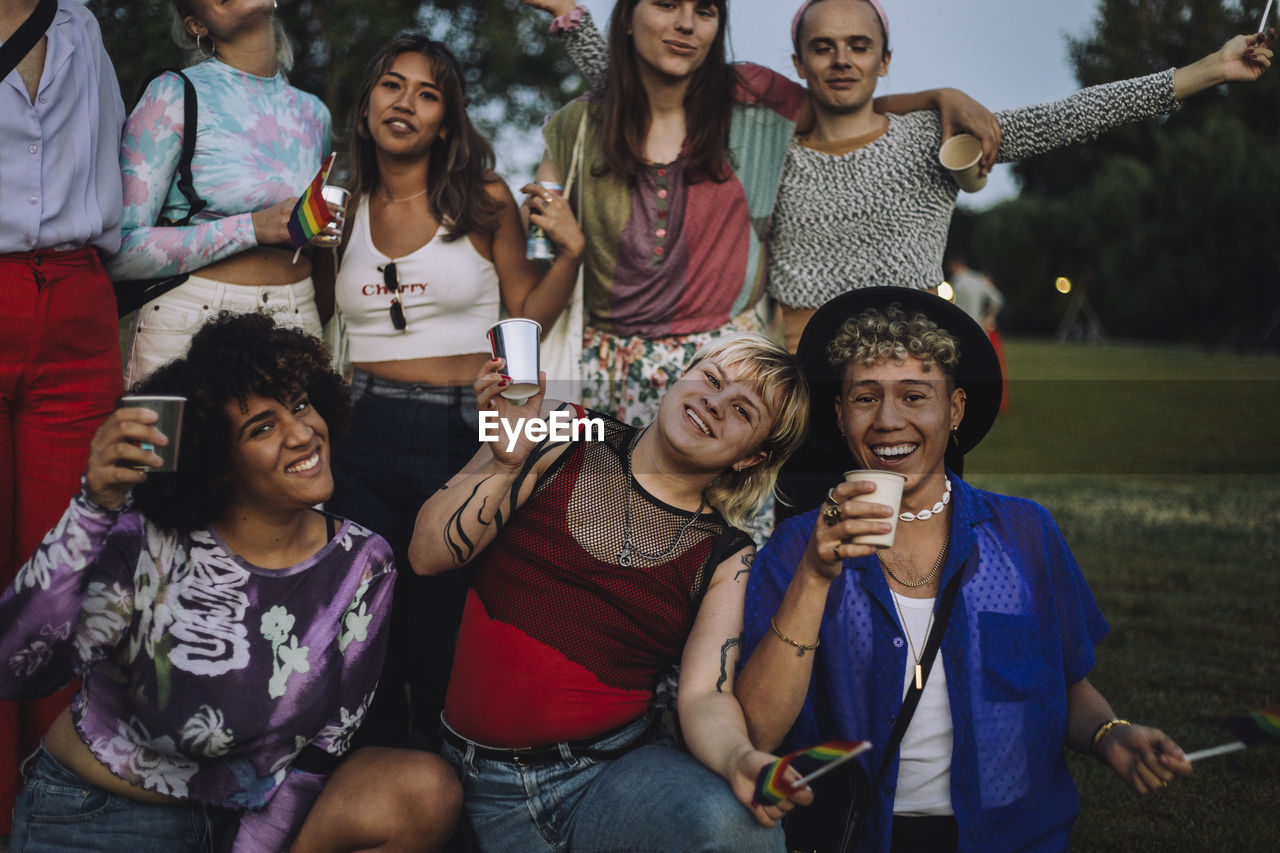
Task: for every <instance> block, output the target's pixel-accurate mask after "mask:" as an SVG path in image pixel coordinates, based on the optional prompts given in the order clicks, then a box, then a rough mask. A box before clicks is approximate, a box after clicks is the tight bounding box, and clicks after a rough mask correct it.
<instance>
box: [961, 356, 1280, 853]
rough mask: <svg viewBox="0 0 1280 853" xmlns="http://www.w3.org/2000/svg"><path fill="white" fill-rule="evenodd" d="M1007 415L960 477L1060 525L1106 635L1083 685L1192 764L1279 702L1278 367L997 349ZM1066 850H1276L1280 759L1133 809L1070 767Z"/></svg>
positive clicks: (1195, 782) (1239, 766)
mask: <svg viewBox="0 0 1280 853" xmlns="http://www.w3.org/2000/svg"><path fill="white" fill-rule="evenodd" d="M1006 347H1007V356H1008V361H1009V373H1010V379H1011V382H1012V391H1011V400H1010V407H1009V409H1008V411H1007V412H1005V413H1004V414H1002V415H1001V417H1000V419H999V420H998V421H997V423H996V426H995V427H994V428H993V430H992V432H991V434H990V435H989V436H988V437H987V439H986V440H985V441H984V442H983V444H982V446H981V447H980V448H979V449H978V450H976V451H975V452H974V453H973V454H971V455H970V457H969V459H968V460H967V462H966V474H967V478H968V479H969V480H970V481H972V482H973V483H975V484H976V485H978V486H981V487H983V488H988V489H992V490H994V491H998V492H1004V493H1007V494H1015V495H1021V496H1024V497H1028V498H1031V499H1033V500H1036V501H1038V502H1040V503H1042V504H1044V505H1045V506H1046V507H1048V508H1049V510H1050V511H1051V512H1052V513H1053V515H1054V518H1055V519H1056V520H1057V521H1058V524H1059V525H1060V526H1061V528H1062V531H1063V534H1064V535H1065V537H1066V539H1067V541H1068V542H1069V543H1070V545H1071V547H1072V550H1073V551H1074V553H1075V555H1076V558H1077V560H1078V561H1079V563H1080V565H1081V567H1082V569H1083V571H1084V574H1085V577H1086V578H1087V579H1088V581H1089V584H1090V586H1091V587H1092V589H1093V593H1094V595H1095V596H1096V598H1097V599H1098V603H1099V605H1100V607H1101V608H1102V611H1103V613H1104V614H1105V615H1106V617H1107V619H1108V621H1109V622H1110V625H1111V633H1110V634H1109V635H1108V636H1107V638H1106V639H1105V640H1103V642H1102V644H1101V645H1100V646H1099V648H1098V650H1097V653H1098V662H1097V667H1096V668H1095V670H1094V672H1093V673H1092V675H1091V676H1090V677H1091V680H1092V681H1093V682H1094V684H1095V685H1096V686H1097V687H1098V688H1099V689H1100V690H1101V691H1102V693H1103V695H1105V696H1106V697H1107V698H1108V699H1109V700H1110V701H1111V704H1112V705H1113V706H1114V707H1115V709H1116V712H1117V714H1119V715H1120V716H1122V717H1127V718H1129V719H1133V720H1135V721H1141V722H1143V723H1146V724H1148V725H1153V726H1156V727H1158V728H1161V729H1163V730H1164V731H1165V732H1167V733H1168V734H1169V735H1171V736H1172V737H1173V738H1174V739H1175V740H1176V741H1177V742H1178V743H1179V744H1180V745H1181V746H1182V747H1183V748H1184V749H1186V750H1187V751H1192V750H1196V749H1200V748H1203V747H1207V746H1213V745H1216V744H1219V743H1225V742H1227V741H1230V740H1232V737H1231V735H1230V733H1229V732H1228V731H1227V730H1226V729H1225V728H1224V727H1223V726H1222V725H1221V722H1220V721H1221V719H1222V718H1223V717H1225V716H1229V715H1233V714H1239V713H1244V712H1247V711H1251V710H1259V709H1262V708H1266V707H1271V706H1274V705H1280V575H1277V566H1278V565H1280V535H1277V532H1278V531H1280V478H1277V476H1276V475H1277V473H1278V472H1280V430H1278V429H1277V427H1276V424H1277V422H1278V419H1280V359H1277V358H1275V357H1262V356H1249V357H1239V356H1235V355H1224V354H1206V353H1204V352H1201V351H1198V350H1195V349H1174V348H1154V347H1145V346H1144V347H1138V346H1122V345H1114V346H1109V347H1080V346H1062V345H1058V344H1055V343H1045V342H1032V341H1013V342H1008V343H1007V344H1006ZM1071 767H1072V772H1073V774H1074V775H1075V778H1076V782H1077V784H1078V786H1079V788H1080V796H1081V801H1082V815H1081V819H1080V822H1079V824H1078V825H1077V828H1076V833H1075V838H1074V842H1073V848H1074V849H1076V850H1086V851H1092V850H1116V851H1139V850H1150V851H1166V850H1177V851H1181V853H1189V851H1201V850H1204V851H1209V850H1213V851H1236V850H1244V851H1252V850H1268V851H1270V850H1277V849H1280V747H1276V746H1269V745H1264V746H1260V747H1254V748H1252V749H1250V750H1248V751H1245V752H1238V753H1234V754H1231V755H1226V756H1222V757H1218V758H1210V759H1205V760H1204V761H1203V762H1201V763H1198V764H1197V766H1196V772H1195V775H1194V776H1192V777H1191V778H1190V779H1188V780H1180V781H1178V782H1175V783H1173V784H1172V785H1171V787H1170V788H1169V790H1168V791H1165V792H1162V793H1161V794H1159V795H1156V796H1152V797H1146V798H1140V797H1137V796H1136V795H1134V794H1132V793H1131V792H1130V791H1129V790H1128V788H1126V787H1125V786H1124V785H1123V784H1122V783H1121V782H1120V780H1119V779H1118V778H1116V777H1115V776H1114V774H1112V773H1111V772H1110V770H1108V769H1106V768H1104V767H1102V766H1101V765H1100V764H1098V763H1097V762H1095V761H1093V760H1091V759H1087V758H1083V757H1081V756H1076V755H1074V754H1072V755H1071Z"/></svg>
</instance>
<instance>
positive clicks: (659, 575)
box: [445, 413, 751, 746]
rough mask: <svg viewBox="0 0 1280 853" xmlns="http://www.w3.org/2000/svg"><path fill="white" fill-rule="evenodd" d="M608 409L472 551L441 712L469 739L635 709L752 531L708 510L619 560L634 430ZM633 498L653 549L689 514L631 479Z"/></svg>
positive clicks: (636, 521)
mask: <svg viewBox="0 0 1280 853" xmlns="http://www.w3.org/2000/svg"><path fill="white" fill-rule="evenodd" d="M595 414H596V413H592V415H595ZM605 422H606V430H605V439H604V441H595V442H592V441H579V442H577V443H576V444H575V445H574V446H573V447H571V448H570V449H569V450H567V451H566V452H565V453H564V454H563V455H562V456H561V457H560V458H559V459H557V460H556V461H555V462H554V463H553V464H552V465H551V467H550V468H549V469H548V471H547V472H546V473H545V474H544V475H543V476H542V479H541V481H540V482H539V483H538V485H537V486H536V487H535V489H534V491H533V493H532V494H531V495H530V497H529V499H528V500H527V501H526V502H525V504H524V506H523V507H521V508H520V510H519V511H518V512H517V513H516V514H515V516H514V517H513V518H512V520H511V521H510V522H508V523H507V525H506V526H505V527H504V528H503V530H502V531H501V532H500V533H499V534H498V536H497V538H496V539H495V540H494V541H493V542H492V543H491V544H490V545H489V547H488V548H486V549H485V550H484V552H483V553H481V554H480V556H478V557H477V558H476V561H475V562H474V563H473V564H472V565H473V569H472V572H473V574H472V580H471V587H472V588H471V590H470V591H469V592H468V596H467V603H466V607H465V611H464V614H463V622H462V628H461V631H460V634H459V638H458V652H457V657H456V658H455V661H454V667H453V677H452V680H451V681H450V684H449V696H448V702H447V704H446V712H445V713H446V716H447V718H448V720H449V723H450V725H452V726H453V727H454V728H455V729H456V730H458V731H459V732H460V733H461V734H463V735H465V736H466V737H469V738H471V739H472V740H475V741H479V742H481V743H487V744H490V745H494V746H537V745H542V744H546V743H554V742H557V741H562V740H574V739H579V738H583V737H590V736H591V735H594V734H598V733H600V732H604V731H608V730H609V729H612V728H616V727H617V726H619V725H622V724H624V723H626V722H628V721H630V720H632V719H635V718H636V717H638V716H640V714H642V713H644V711H645V709H646V708H647V706H648V703H649V700H650V698H651V696H652V692H653V688H654V685H655V683H656V681H657V678H658V676H659V674H660V673H662V672H664V671H666V670H668V669H670V668H671V667H672V666H673V665H674V664H675V663H677V662H678V661H679V658H680V652H681V650H682V648H683V647H684V641H685V638H686V637H687V636H688V633H689V630H690V628H691V627H692V625H693V620H694V616H695V615H696V613H697V607H698V604H699V603H700V602H701V600H702V596H703V593H704V592H705V591H706V587H707V584H708V583H709V582H710V579H711V575H712V574H713V573H714V571H715V567H716V566H717V565H719V563H721V562H723V561H724V560H725V559H727V558H728V557H730V556H731V555H733V554H734V553H736V552H737V551H740V550H741V549H743V548H745V547H747V546H748V545H750V544H751V540H750V538H749V537H748V536H747V535H746V534H745V533H742V532H741V531H739V530H736V529H734V528H731V527H729V526H728V524H727V523H726V522H725V521H724V519H723V518H722V517H721V516H720V514H719V513H717V512H714V511H713V512H710V513H704V514H703V515H701V516H699V517H698V518H697V519H696V520H695V521H694V522H693V523H692V524H691V525H690V526H689V528H688V530H687V531H686V532H685V534H684V537H683V538H682V539H681V540H680V544H679V546H678V547H677V548H676V550H675V552H674V553H673V554H672V555H671V556H670V557H668V558H667V559H666V560H663V561H662V562H656V561H653V560H648V559H645V558H644V557H642V556H637V557H636V562H635V565H633V566H631V567H630V568H624V567H622V566H620V565H619V564H618V551H619V549H620V548H621V546H622V538H623V528H624V505H623V502H624V499H625V497H626V472H625V468H624V460H625V458H626V457H625V454H627V453H628V451H629V447H630V445H631V443H632V439H633V438H634V437H635V434H636V430H635V428H634V427H630V426H627V425H625V424H622V423H619V422H617V421H614V420H612V419H609V418H605ZM513 488H517V489H518V488H519V483H517V484H516V485H515V486H514V487H513ZM630 501H631V525H632V531H633V539H634V542H635V545H636V547H637V548H639V549H640V550H641V551H643V552H646V553H650V554H661V553H663V552H665V551H666V550H667V549H668V548H669V547H670V546H671V544H672V542H674V541H675V539H676V537H677V536H678V535H679V532H680V529H681V527H683V525H684V524H685V522H687V521H688V520H689V519H690V518H691V517H692V515H693V513H690V512H686V511H682V510H679V509H675V508H673V507H670V506H668V505H667V504H664V503H662V502H661V501H658V500H657V499H656V498H654V497H652V496H650V495H649V494H648V493H646V492H645V491H644V490H643V489H641V488H640V486H639V484H638V483H635V482H634V481H633V482H632V489H631V498H630Z"/></svg>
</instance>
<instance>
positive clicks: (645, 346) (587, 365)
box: [582, 311, 765, 426]
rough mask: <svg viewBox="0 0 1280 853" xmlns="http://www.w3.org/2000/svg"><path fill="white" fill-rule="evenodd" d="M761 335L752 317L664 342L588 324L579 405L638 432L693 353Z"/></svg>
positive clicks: (761, 326)
mask: <svg viewBox="0 0 1280 853" xmlns="http://www.w3.org/2000/svg"><path fill="white" fill-rule="evenodd" d="M763 331H765V327H764V324H763V323H761V322H760V319H759V318H758V317H757V316H756V314H755V312H753V311H744V312H743V313H741V314H739V315H738V316H737V317H734V318H733V319H732V320H730V321H729V322H728V323H726V324H725V325H723V326H721V327H720V328H718V329H712V330H711V331H709V332H694V333H692V334H689V335H671V336H670V337H666V338H642V337H639V336H638V335H615V334H613V333H611V332H605V331H602V330H600V329H597V328H596V327H595V326H592V325H591V324H590V323H588V324H587V325H586V328H585V329H584V330H583V333H582V404H583V405H584V406H586V407H587V408H588V409H595V410H596V411H598V412H604V413H605V414H609V415H613V416H614V417H615V418H617V419H618V420H620V421H622V422H623V423H627V424H631V425H632V426H644V425H645V424H647V423H649V422H650V421H652V420H653V419H654V418H655V417H657V415H658V403H659V402H660V401H661V400H662V395H663V393H665V392H666V390H667V386H669V385H670V384H671V383H673V382H675V381H676V380H677V379H679V378H680V376H681V375H682V374H683V373H684V371H685V368H686V367H688V366H689V362H691V361H693V356H694V355H695V354H696V353H697V352H698V350H701V349H704V348H706V347H707V346H708V345H709V344H711V343H712V342H713V341H715V340H716V339H718V338H722V337H725V336H726V335H734V334H737V333H739V332H763Z"/></svg>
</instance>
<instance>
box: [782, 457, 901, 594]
mask: <svg viewBox="0 0 1280 853" xmlns="http://www.w3.org/2000/svg"><path fill="white" fill-rule="evenodd" d="M874 491H875V484H874V483H872V482H870V481H867V480H856V479H855V480H849V481H846V482H843V483H840V484H838V485H836V486H832V487H831V489H830V490H829V491H828V492H827V500H825V501H823V503H822V507H821V509H820V510H819V512H818V520H817V523H816V524H814V526H813V533H812V534H810V536H809V546H808V548H807V549H806V552H805V555H804V560H803V563H807V564H808V565H809V567H810V568H811V569H812V570H813V571H815V572H817V573H818V574H819V575H821V576H822V577H824V578H827V579H828V580H830V579H833V578H835V577H836V576H838V575H839V574H840V571H841V569H842V568H843V566H844V561H845V560H847V559H855V558H857V557H866V556H869V555H871V554H874V553H875V552H876V546H875V545H874V544H869V543H865V542H863V541H861V540H862V539H863V538H864V537H867V536H873V537H875V536H882V535H885V534H888V533H890V532H891V531H892V530H893V524H892V519H893V515H894V512H895V510H894V508H893V507H892V506H886V505H885V504H882V503H880V502H879V501H877V500H869V499H867V496H868V495H871V494H872V493H873V492H874Z"/></svg>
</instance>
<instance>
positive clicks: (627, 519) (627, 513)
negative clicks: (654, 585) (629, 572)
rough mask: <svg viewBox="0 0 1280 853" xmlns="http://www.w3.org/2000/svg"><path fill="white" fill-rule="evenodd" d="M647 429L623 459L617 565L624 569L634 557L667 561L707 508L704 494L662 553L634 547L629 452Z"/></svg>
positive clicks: (640, 432)
mask: <svg viewBox="0 0 1280 853" xmlns="http://www.w3.org/2000/svg"><path fill="white" fill-rule="evenodd" d="M648 429H649V428H648V427H645V428H644V429H642V430H640V431H639V432H637V433H636V436H635V438H633V439H631V444H629V445H628V446H627V454H626V456H625V457H624V459H623V470H624V471H625V472H626V478H627V479H626V484H627V485H626V497H624V498H623V501H622V506H623V510H622V548H621V550H619V551H618V565H620V566H622V567H623V568H624V569H629V568H631V567H632V566H634V565H635V562H636V560H635V558H636V557H643V558H644V559H646V560H649V561H651V562H661V561H662V560H665V559H667V557H670V556H671V555H672V554H674V553H675V551H676V549H677V548H679V547H680V540H682V539H684V534H685V533H686V532H688V530H689V528H690V527H691V526H692V525H693V522H694V521H696V520H697V518H698V516H700V515H702V511H703V510H704V509H706V508H707V495H706V493H705V492H704V493H703V494H702V501H701V503H699V504H698V510H697V512H695V513H694V514H693V515H691V516H689V518H688V519H687V520H686V521H685V523H684V524H683V525H681V527H680V531H679V532H678V533H676V538H675V541H674V542H672V543H671V547H670V548H668V549H667V550H665V551H663V552H662V553H661V554H650V553H647V552H645V551H641V550H640V549H639V548H637V547H636V545H635V542H634V541H633V540H632V530H631V479H632V477H631V452H632V451H633V450H635V449H636V444H637V443H639V441H640V436H642V435H644V434H645V432H647V431H648Z"/></svg>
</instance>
